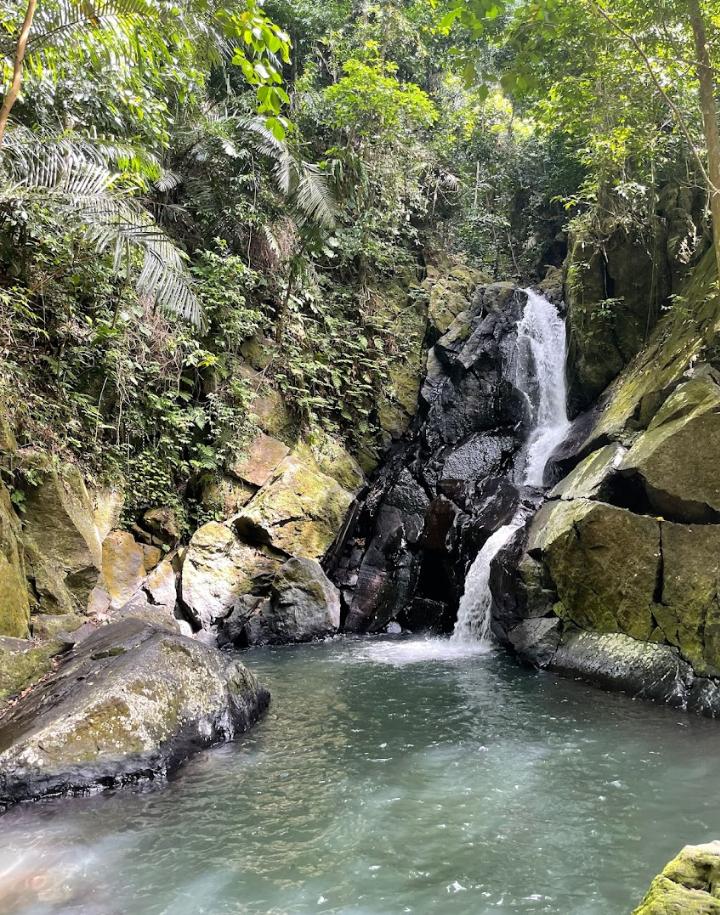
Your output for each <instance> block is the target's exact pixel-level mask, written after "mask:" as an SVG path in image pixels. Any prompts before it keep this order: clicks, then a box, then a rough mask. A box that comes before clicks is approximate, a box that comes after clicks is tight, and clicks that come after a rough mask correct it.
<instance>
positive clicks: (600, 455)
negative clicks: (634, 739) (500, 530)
mask: <svg viewBox="0 0 720 915" xmlns="http://www.w3.org/2000/svg"><path fill="white" fill-rule="evenodd" d="M710 278H711V273H709V272H708V271H707V270H700V271H698V272H697V275H696V276H695V278H694V280H693V283H692V284H691V285H690V287H689V289H688V300H689V301H690V302H692V303H695V304H696V305H697V308H696V311H695V320H694V321H687V320H685V319H684V318H683V316H681V315H674V314H672V313H671V314H670V315H669V316H668V317H667V318H664V319H663V320H662V321H661V322H660V323H659V325H658V327H657V330H656V332H655V335H654V336H653V338H652V339H651V340H650V342H649V344H648V347H647V350H644V351H643V352H641V353H640V354H639V355H638V356H637V358H636V359H635V360H634V361H633V362H631V363H630V365H629V366H628V367H627V368H626V369H625V370H624V371H623V372H622V373H621V375H620V376H619V377H618V379H617V380H616V381H615V382H614V383H613V385H612V386H611V387H610V388H609V390H608V391H607V392H606V393H605V395H604V396H603V399H602V401H601V403H600V406H599V408H598V409H597V410H595V411H593V412H592V413H590V414H588V416H587V417H584V418H582V419H581V420H578V421H577V423H576V429H575V432H574V434H572V435H571V436H570V439H569V441H568V443H567V444H566V445H565V446H564V448H563V449H561V453H560V454H559V460H558V461H557V469H558V471H559V473H563V472H564V473H565V476H564V477H563V478H562V479H561V480H560V481H559V482H558V483H557V484H556V485H555V487H554V488H553V489H552V490H551V492H550V493H549V501H548V502H546V504H545V505H544V506H543V507H542V508H541V510H540V511H539V512H538V513H537V514H536V516H535V517H534V518H533V520H532V523H531V524H530V525H529V528H528V529H527V530H526V531H525V532H524V533H523V534H522V535H519V537H518V540H517V541H516V542H515V544H514V545H512V548H511V549H509V550H508V551H507V555H506V556H505V557H504V558H502V559H501V561H500V562H499V564H498V569H497V570H496V572H495V575H494V578H491V586H492V587H493V591H494V593H495V594H496V595H497V598H496V607H495V618H494V631H495V633H496V635H497V636H498V637H499V638H500V639H501V640H502V641H504V642H506V643H507V644H508V645H510V646H512V647H513V648H514V650H515V651H517V653H518V654H519V655H520V656H521V657H523V658H525V659H526V660H528V661H529V662H530V663H533V664H536V665H538V666H543V667H547V668H549V669H552V670H557V671H559V672H561V673H565V674H569V675H574V676H582V677H584V678H585V679H588V680H591V681H593V682H598V683H601V684H602V685H604V686H614V687H616V688H620V689H623V690H625V691H627V692H630V693H632V694H633V695H638V696H647V697H651V698H654V699H657V700H661V701H666V702H670V703H671V704H673V705H676V706H677V707H680V708H687V709H690V710H695V711H699V712H702V713H704V714H708V715H713V716H718V715H720V683H719V681H718V679H717V678H719V677H720V561H719V559H718V557H719V556H720V513H718V507H719V506H720V489H718V482H717V471H716V468H717V466H718V462H719V461H720V425H719V423H720V383H719V382H720V374H718V368H717V367H716V359H715V357H714V355H713V353H714V348H713V346H714V345H713V344H710V345H709V344H708V342H707V341H708V340H710V341H712V340H713V339H714V335H715V333H716V328H717V326H718V325H717V321H718V316H719V315H720V301H718V299H717V296H715V297H713V296H712V295H708V282H709V279H710ZM702 354H704V355H705V357H706V359H707V360H708V361H706V362H703V361H702V360H701V359H700V358H699V357H700V356H701V355H702ZM568 471H569V472H568ZM539 619H540V620H545V621H546V622H545V623H544V624H543V625H540V624H538V622H537V621H538V620H539Z"/></svg>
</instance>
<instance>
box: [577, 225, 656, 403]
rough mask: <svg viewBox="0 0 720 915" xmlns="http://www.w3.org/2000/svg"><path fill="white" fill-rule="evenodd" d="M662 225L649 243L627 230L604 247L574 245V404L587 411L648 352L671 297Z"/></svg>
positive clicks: (616, 233) (582, 240)
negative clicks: (651, 335) (642, 352)
mask: <svg viewBox="0 0 720 915" xmlns="http://www.w3.org/2000/svg"><path fill="white" fill-rule="evenodd" d="M664 245H665V234H664V227H663V226H662V225H661V223H659V222H658V223H656V224H655V226H654V232H653V236H652V238H651V240H650V242H649V243H648V241H647V240H645V239H639V238H635V237H633V236H630V235H628V234H627V233H626V232H625V230H624V229H623V228H619V229H616V230H615V231H613V232H611V233H610V235H609V237H607V238H606V239H604V240H603V242H602V244H601V245H600V244H598V243H597V242H595V241H594V240H587V239H585V238H575V239H573V240H572V241H571V247H570V254H569V257H568V265H567V281H566V284H565V287H566V288H565V298H566V301H567V304H568V319H567V324H568V399H569V403H570V406H571V409H572V410H573V412H574V413H578V412H580V411H582V410H584V409H586V408H587V407H588V406H589V405H590V404H591V403H592V402H593V401H594V400H595V399H596V398H597V396H598V395H599V394H600V393H601V392H602V391H603V390H604V389H605V387H606V386H607V385H608V384H609V382H610V381H612V379H613V378H614V377H615V376H616V375H618V374H619V372H621V371H622V369H623V368H624V367H625V366H626V365H627V364H628V362H629V361H630V360H631V359H632V358H633V357H634V356H635V355H636V354H637V353H638V352H639V351H640V350H641V349H642V347H643V346H644V345H645V343H646V342H647V339H648V335H649V333H650V331H651V330H652V329H653V327H654V325H655V324H656V322H657V319H658V317H659V315H660V306H661V305H662V304H663V302H664V301H665V300H666V299H667V296H668V295H669V294H670V292H671V288H670V282H671V280H670V273H669V269H668V266H667V263H666V259H665V255H664Z"/></svg>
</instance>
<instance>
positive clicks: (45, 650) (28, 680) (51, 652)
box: [0, 638, 62, 709]
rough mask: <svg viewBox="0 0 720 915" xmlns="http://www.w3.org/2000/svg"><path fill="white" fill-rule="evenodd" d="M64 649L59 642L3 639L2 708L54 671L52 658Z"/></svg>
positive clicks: (0, 653) (0, 652)
mask: <svg viewBox="0 0 720 915" xmlns="http://www.w3.org/2000/svg"><path fill="white" fill-rule="evenodd" d="M60 651H62V645H61V644H60V643H59V642H54V641H50V642H46V643H44V644H41V645H38V644H37V643H36V642H27V641H24V640H20V639H9V638H0V709H2V704H3V701H4V700H6V699H9V698H10V697H12V696H17V695H19V694H20V693H21V692H22V691H23V690H25V689H27V688H28V687H29V686H32V684H33V683H36V682H37V681H38V680H40V679H41V678H42V677H44V676H45V675H46V674H47V673H49V672H50V670H52V664H53V658H54V657H55V656H56V655H57V654H59V652H60Z"/></svg>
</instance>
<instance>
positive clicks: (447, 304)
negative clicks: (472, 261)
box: [424, 263, 491, 334]
mask: <svg viewBox="0 0 720 915" xmlns="http://www.w3.org/2000/svg"><path fill="white" fill-rule="evenodd" d="M490 282H491V280H490V279H489V277H487V276H486V275H485V274H484V273H482V272H481V271H480V270H477V269H475V268H474V267H470V266H468V265H467V264H462V263H456V264H450V263H448V264H441V265H439V266H438V267H428V277H427V279H426V281H425V284H424V285H425V288H426V289H427V290H428V294H429V295H428V298H429V304H428V318H429V320H430V323H431V324H432V326H433V327H434V328H435V330H436V331H437V332H438V333H440V334H444V333H445V331H446V330H447V329H448V328H449V327H450V325H451V324H452V323H453V321H454V320H455V318H457V316H458V315H459V314H460V312H462V311H465V309H466V308H467V307H468V305H469V304H470V300H471V299H472V296H473V293H474V292H475V290H476V289H477V287H478V286H481V285H483V284H485V283H490Z"/></svg>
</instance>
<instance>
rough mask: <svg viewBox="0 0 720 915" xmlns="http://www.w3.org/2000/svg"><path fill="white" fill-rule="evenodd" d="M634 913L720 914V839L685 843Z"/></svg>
mask: <svg viewBox="0 0 720 915" xmlns="http://www.w3.org/2000/svg"><path fill="white" fill-rule="evenodd" d="M633 915H720V842H708V843H706V844H705V845H686V846H685V848H683V850H682V851H681V852H680V854H679V855H678V856H677V857H676V858H673V860H672V861H671V862H670V863H669V864H668V865H667V866H666V867H665V869H664V870H663V872H662V873H661V874H660V875H659V876H657V877H656V878H655V879H654V880H653V882H652V885H651V886H650V889H649V891H648V893H647V895H646V896H645V898H644V899H643V901H642V902H641V903H640V905H639V906H638V907H637V908H636V909H635V910H634V912H633Z"/></svg>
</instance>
